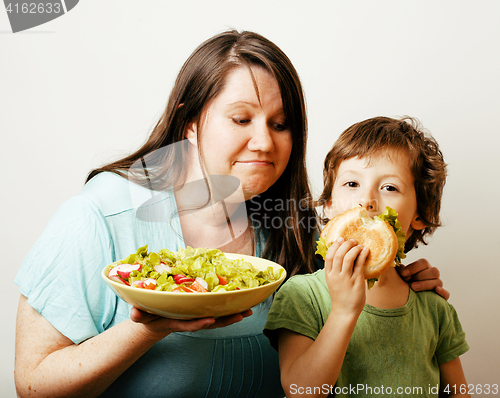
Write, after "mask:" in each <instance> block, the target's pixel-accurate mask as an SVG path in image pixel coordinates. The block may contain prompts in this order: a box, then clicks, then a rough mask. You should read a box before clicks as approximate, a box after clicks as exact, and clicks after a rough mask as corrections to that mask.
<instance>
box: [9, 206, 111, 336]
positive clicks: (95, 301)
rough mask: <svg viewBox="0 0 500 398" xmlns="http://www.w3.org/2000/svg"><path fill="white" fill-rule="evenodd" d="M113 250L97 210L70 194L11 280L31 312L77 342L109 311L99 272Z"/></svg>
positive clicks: (96, 329)
mask: <svg viewBox="0 0 500 398" xmlns="http://www.w3.org/2000/svg"><path fill="white" fill-rule="evenodd" d="M113 253H114V250H113V243H112V240H111V238H110V236H109V233H108V232H107V225H106V222H105V219H104V217H103V216H102V214H101V213H100V211H99V209H98V208H97V207H96V206H95V205H94V204H93V202H91V201H90V200H88V199H86V198H84V197H82V196H76V197H74V198H72V199H70V200H68V201H67V202H66V203H64V204H63V205H62V206H61V207H60V208H59V209H58V210H57V211H56V213H55V214H54V215H53V216H52V218H51V219H50V221H49V223H48V225H47V227H46V228H45V230H44V231H43V233H42V235H41V237H40V238H39V240H38V241H37V242H36V244H35V246H34V247H33V248H32V250H31V251H30V252H29V254H28V256H27V258H26V259H25V261H24V263H23V265H22V267H21V269H20V271H19V273H18V274H17V276H16V279H15V281H14V282H15V283H16V284H17V285H18V286H19V287H20V292H21V294H23V295H24V296H26V297H27V298H28V303H29V304H30V305H31V306H32V307H33V308H34V309H35V310H37V311H38V312H39V313H40V314H41V315H43V316H44V318H46V319H47V320H48V321H49V322H50V323H51V324H52V325H53V326H54V327H55V328H56V329H58V330H59V331H60V332H61V333H62V334H63V335H65V336H66V337H68V338H69V339H71V340H72V341H73V342H74V343H76V344H78V343H80V342H82V341H84V340H86V339H88V338H90V337H92V336H95V335H97V334H99V333H101V332H103V331H104V330H105V329H106V327H107V326H108V325H109V323H110V322H111V320H112V319H113V316H114V315H115V309H116V300H117V299H116V296H115V295H114V294H113V292H112V291H111V289H109V288H107V286H106V285H105V283H104V281H103V280H102V277H101V275H100V273H101V271H102V269H103V268H104V267H105V266H106V265H107V264H110V263H111V262H113V261H114V259H113Z"/></svg>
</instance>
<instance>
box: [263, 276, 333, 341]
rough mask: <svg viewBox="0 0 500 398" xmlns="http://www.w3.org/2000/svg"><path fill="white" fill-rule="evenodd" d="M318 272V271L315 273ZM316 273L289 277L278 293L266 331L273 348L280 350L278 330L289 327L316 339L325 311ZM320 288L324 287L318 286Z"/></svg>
mask: <svg viewBox="0 0 500 398" xmlns="http://www.w3.org/2000/svg"><path fill="white" fill-rule="evenodd" d="M313 275H315V274H313ZM313 275H300V276H294V277H292V278H290V279H289V280H288V281H287V282H286V283H285V284H284V285H283V286H282V287H281V288H280V290H279V291H278V292H277V294H276V296H275V297H274V300H273V303H272V305H271V309H270V311H269V314H268V317H267V322H266V325H265V327H264V334H265V335H266V336H267V338H268V339H269V341H270V343H271V345H272V347H273V348H274V349H277V347H278V340H277V331H278V330H279V329H288V330H291V331H292V332H295V333H299V334H302V335H304V336H306V337H309V338H311V339H313V340H315V339H316V337H318V334H319V332H320V331H321V328H322V326H323V322H322V319H323V317H324V316H325V315H326V316H327V314H324V312H325V311H324V310H323V308H324V307H323V306H322V305H321V300H318V296H317V293H318V291H316V292H314V290H315V286H314V285H315V284H311V283H310V282H312V281H313V278H314V276H313ZM317 288H319V290H321V286H316V289H317Z"/></svg>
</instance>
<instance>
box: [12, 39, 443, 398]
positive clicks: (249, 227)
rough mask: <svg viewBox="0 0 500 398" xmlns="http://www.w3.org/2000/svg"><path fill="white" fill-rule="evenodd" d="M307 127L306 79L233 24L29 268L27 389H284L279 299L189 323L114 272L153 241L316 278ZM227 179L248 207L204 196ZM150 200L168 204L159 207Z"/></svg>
mask: <svg viewBox="0 0 500 398" xmlns="http://www.w3.org/2000/svg"><path fill="white" fill-rule="evenodd" d="M306 127H307V125H306V115H305V106H304V98H303V93H302V88H301V85H300V81H299V79H298V76H297V73H296V72H295V69H294V68H293V65H292V64H291V63H290V61H289V60H288V58H287V57H286V56H285V54H283V52H282V51H281V50H280V49H279V48H278V47H276V46H275V45H274V44H273V43H271V42H269V41H268V40H267V39H265V38H263V37H262V36H259V35H257V34H255V33H251V32H243V33H238V32H235V31H230V32H225V33H222V34H220V35H217V36H215V37H213V38H211V39H209V40H207V41H206V42H205V43H203V44H202V45H201V46H200V47H199V48H198V49H196V50H195V52H194V53H193V54H192V55H191V56H190V58H189V59H188V60H187V61H186V63H185V64H184V66H183V67H182V69H181V71H180V73H179V76H178V78H177V80H176V83H175V86H174V88H173V90H172V93H171V96H170V98H169V101H168V105H167V108H166V110H165V113H164V114H163V116H162V117H161V119H160V121H159V122H158V124H157V126H156V127H155V129H154V130H153V132H152V134H151V136H150V138H149V140H148V141H147V142H146V144H145V145H144V146H143V147H142V148H141V149H139V150H138V151H137V152H136V153H134V154H132V155H131V156H129V157H127V158H124V159H122V160H120V161H118V162H115V163H112V164H109V165H107V166H105V167H103V168H101V169H98V170H94V171H93V172H92V173H90V175H89V180H88V182H87V184H86V185H85V187H84V188H83V190H82V192H81V193H80V194H79V195H77V196H76V197H75V198H73V199H71V200H69V201H68V202H67V203H65V204H64V205H63V206H62V207H61V208H60V209H59V210H58V212H57V213H56V214H55V215H54V217H53V218H52V219H51V221H50V222H49V225H48V226H47V228H46V230H45V231H44V233H43V235H42V237H41V238H40V240H39V241H38V242H37V244H36V245H35V247H34V248H33V250H32V251H31V252H30V254H29V255H28V257H27V259H26V261H25V262H24V264H23V267H22V268H21V271H20V273H19V274H18V276H17V278H16V283H18V284H19V285H20V288H21V294H22V295H21V299H20V304H19V313H18V323H17V333H16V374H15V379H16V387H17V391H18V394H19V395H20V396H26V395H30V394H31V395H34V396H36V395H37V394H40V395H48V396H51V397H57V396H68V395H71V396H80V395H81V396H85V397H91V396H98V395H101V394H102V396H120V397H127V396H131V397H136V396H148V397H151V396H161V397H167V396H173V397H182V396H186V397H195V396H229V397H233V396H240V395H241V396H249V397H254V396H255V397H256V396H265V397H272V396H283V395H284V394H283V392H282V389H281V386H280V380H279V369H278V360H277V356H276V354H275V352H274V350H272V349H270V346H269V344H268V341H267V339H266V338H265V337H264V336H263V335H262V329H263V326H264V323H265V320H266V316H267V312H268V309H269V305H270V299H269V300H267V301H266V302H264V303H262V304H261V305H259V306H257V307H254V308H253V309H252V310H253V315H252V316H249V315H250V314H251V313H252V311H247V312H245V313H242V314H236V315H233V316H229V317H224V318H220V319H211V318H208V319H200V320H191V321H180V320H174V319H167V318H161V317H157V316H153V315H150V314H146V313H143V312H141V311H139V310H137V309H135V308H134V309H132V310H130V306H128V305H127V304H126V303H124V302H123V301H122V300H120V299H118V298H116V296H115V295H114V294H113V293H112V292H111V291H110V289H108V288H107V287H106V286H105V285H104V283H103V282H102V281H101V279H100V275H99V274H100V271H101V270H102V268H103V267H104V266H106V265H107V264H109V263H111V262H113V261H116V260H119V259H121V258H124V257H126V256H127V255H128V254H130V253H132V252H134V251H135V250H136V249H137V248H138V247H140V246H142V245H144V244H149V249H150V250H152V251H154V250H158V249H161V248H168V249H170V250H177V249H178V248H180V247H183V246H184V245H191V246H196V247H198V246H205V247H218V248H220V249H221V250H224V251H228V252H237V253H241V254H253V255H256V256H261V257H265V258H269V259H273V260H275V261H277V262H279V263H280V264H282V265H283V266H284V267H285V268H286V269H287V272H288V274H289V275H292V274H295V273H305V272H311V271H313V270H314V269H316V265H315V264H314V263H313V261H314V260H313V259H314V254H313V253H314V250H315V248H314V246H315V244H314V243H315V234H316V230H315V228H304V225H306V226H309V225H311V222H310V220H315V219H316V218H315V216H316V214H315V212H314V210H312V209H311V208H308V207H307V206H304V205H297V204H299V203H303V202H301V200H303V199H304V198H309V197H310V191H309V185H308V179H307V173H306V169H305V144H306ZM221 175H222V176H224V177H227V178H232V177H235V178H237V179H238V180H239V182H240V185H239V187H240V190H238V191H237V192H239V193H240V197H241V198H242V199H240V200H237V199H234V198H235V197H238V195H229V197H228V198H225V197H224V196H225V195H222V196H223V198H222V199H224V200H214V196H216V195H215V194H214V190H213V189H208V190H207V192H208V193H209V194H208V195H206V196H204V195H198V194H199V189H198V188H199V186H200V184H199V181H200V180H201V181H202V183H201V186H204V185H205V186H207V187H211V188H213V186H212V183H213V181H214V180H215V179H216V177H214V176H221ZM205 182H206V184H205ZM193 184H194V185H193ZM222 185H224V184H222ZM193 186H195V187H196V188H195V189H194V192H196V193H197V194H195V195H193V189H192V187H193ZM152 193H153V195H157V196H153V197H151V194H152ZM198 196H201V197H202V198H201V200H195V201H192V200H191V199H192V198H193V197H198ZM226 196H227V195H226ZM148 198H149V199H148ZM150 199H153V202H154V204H155V205H157V204H161V206H160V208H161V211H159V212H157V211H153V212H152V213H151V212H150V210H151V209H152V208H153V207H152V206H149V205H147V204H148V203H151V202H148V200H150ZM242 203H243V204H246V205H245V206H243V209H244V211H243V212H242V211H241V209H242ZM142 210H145V211H146V214H144V212H143V211H142ZM148 211H149V213H148ZM242 214H243V215H244V216H241V215H242ZM227 220H229V222H228V221H227ZM249 220H250V221H249ZM276 220H287V222H286V223H283V222H282V223H278V222H274V223H273V221H276ZM304 220H306V222H305V223H304ZM313 225H314V224H313ZM228 227H229V228H228ZM228 230H229V235H228V232H227V231H228ZM235 231H236V232H235ZM422 269H424V270H423V271H422V272H419V274H420V275H421V278H422V279H426V278H429V277H432V274H433V273H434V272H435V269H432V268H430V267H429V266H428V264H427V263H425V262H419V263H417V264H414V265H412V266H411V267H409V272H410V273H416V272H417V271H420V270H422ZM437 277H438V276H437ZM437 277H435V278H437ZM424 283H427V284H428V285H429V286H428V287H429V288H433V287H435V286H437V285H440V284H441V281H440V280H439V279H432V280H427V281H426V282H424ZM424 287H425V286H424ZM442 293H443V294H447V292H446V291H442ZM129 317H130V318H129ZM222 326H225V327H222ZM34 347H36V348H34Z"/></svg>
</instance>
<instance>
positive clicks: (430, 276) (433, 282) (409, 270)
mask: <svg viewBox="0 0 500 398" xmlns="http://www.w3.org/2000/svg"><path fill="white" fill-rule="evenodd" d="M396 269H397V270H398V271H399V274H400V275H401V277H402V278H403V280H404V281H406V282H409V283H410V286H411V288H412V289H413V290H414V291H416V292H418V291H422V290H432V289H434V290H435V291H436V293H437V294H439V295H440V296H441V297H443V298H444V299H445V300H448V299H449V298H450V293H449V292H448V290H446V289H445V288H443V281H442V280H441V279H439V275H440V274H439V270H438V269H437V268H436V267H433V266H431V265H430V264H429V262H428V261H427V260H426V259H424V258H421V259H418V260H417V261H414V262H412V263H411V264H408V265H407V266H402V267H397V268H396Z"/></svg>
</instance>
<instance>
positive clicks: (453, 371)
mask: <svg viewBox="0 0 500 398" xmlns="http://www.w3.org/2000/svg"><path fill="white" fill-rule="evenodd" d="M439 372H440V373H441V383H440V394H439V396H440V397H469V398H470V394H469V387H468V386H467V381H466V380H465V375H464V370H463V368H462V362H461V361H460V357H458V358H455V359H453V360H451V361H449V362H446V363H443V364H441V365H439Z"/></svg>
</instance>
